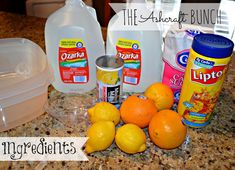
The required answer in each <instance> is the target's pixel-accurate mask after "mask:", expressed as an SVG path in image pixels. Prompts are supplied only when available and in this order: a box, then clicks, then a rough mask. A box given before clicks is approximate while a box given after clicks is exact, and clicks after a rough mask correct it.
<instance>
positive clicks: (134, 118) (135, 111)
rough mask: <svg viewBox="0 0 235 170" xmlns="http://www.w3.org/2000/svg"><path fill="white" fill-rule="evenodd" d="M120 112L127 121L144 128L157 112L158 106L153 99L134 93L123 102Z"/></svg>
mask: <svg viewBox="0 0 235 170" xmlns="http://www.w3.org/2000/svg"><path fill="white" fill-rule="evenodd" d="M120 113H121V119H122V120H123V121H124V122H125V123H133V124H135V125H137V126H139V127H140V128H144V127H146V126H148V124H149V122H150V120H151V119H152V117H153V116H154V115H155V114H156V113H157V108H156V106H155V104H154V102H153V100H151V99H149V98H147V97H146V96H143V95H132V96H129V97H128V98H127V99H126V100H125V101H124V102H123V103H122V105H121V108H120Z"/></svg>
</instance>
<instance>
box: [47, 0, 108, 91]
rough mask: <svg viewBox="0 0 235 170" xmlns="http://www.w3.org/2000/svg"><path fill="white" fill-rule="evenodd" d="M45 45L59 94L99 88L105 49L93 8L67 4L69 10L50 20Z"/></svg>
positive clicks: (75, 1)
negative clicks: (98, 68)
mask: <svg viewBox="0 0 235 170" xmlns="http://www.w3.org/2000/svg"><path fill="white" fill-rule="evenodd" d="M45 41H46V51H47V56H48V58H49V61H50V63H51V65H52V67H53V71H54V76H55V81H54V82H53V83H52V85H53V86H54V87H55V89H56V90H58V91H60V92H64V93H84V92H88V91H90V90H92V89H94V88H95V86H96V66H95V60H96V58H98V57H99V56H102V55H104V54H105V48H104V41H103V38H102V33H101V28H100V25H99V23H98V21H97V18H96V12H95V10H94V9H93V8H91V7H88V6H86V5H85V4H84V3H83V2H82V0H66V4H65V6H64V7H62V8H60V9H59V10H57V11H56V12H54V13H53V14H52V15H50V17H49V18H48V20H47V22H46V27H45Z"/></svg>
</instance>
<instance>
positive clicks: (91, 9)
mask: <svg viewBox="0 0 235 170" xmlns="http://www.w3.org/2000/svg"><path fill="white" fill-rule="evenodd" d="M86 7H87V10H88V11H89V12H90V13H91V15H92V16H93V17H94V18H95V19H96V20H97V15H96V10H95V8H92V7H90V6H88V5H87V6H86ZM97 21H98V20H97Z"/></svg>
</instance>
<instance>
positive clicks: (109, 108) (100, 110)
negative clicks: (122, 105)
mask: <svg viewBox="0 0 235 170" xmlns="http://www.w3.org/2000/svg"><path fill="white" fill-rule="evenodd" d="M88 115H89V118H90V121H91V122H92V123H95V122H97V121H101V120H109V121H112V122H114V124H115V125H116V124H118V122H119V121H120V112H119V110H118V109H117V108H116V107H115V106H114V105H112V104H110V103H108V102H100V103H97V104H96V105H95V106H93V107H92V108H90V109H88Z"/></svg>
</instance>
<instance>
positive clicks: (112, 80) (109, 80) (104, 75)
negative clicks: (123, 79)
mask: <svg viewBox="0 0 235 170" xmlns="http://www.w3.org/2000/svg"><path fill="white" fill-rule="evenodd" d="M97 79H98V80H99V81H101V82H103V83H104V84H111V85H115V84H116V83H117V82H118V72H117V71H112V72H110V71H109V72H108V71H103V70H98V71H97Z"/></svg>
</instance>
